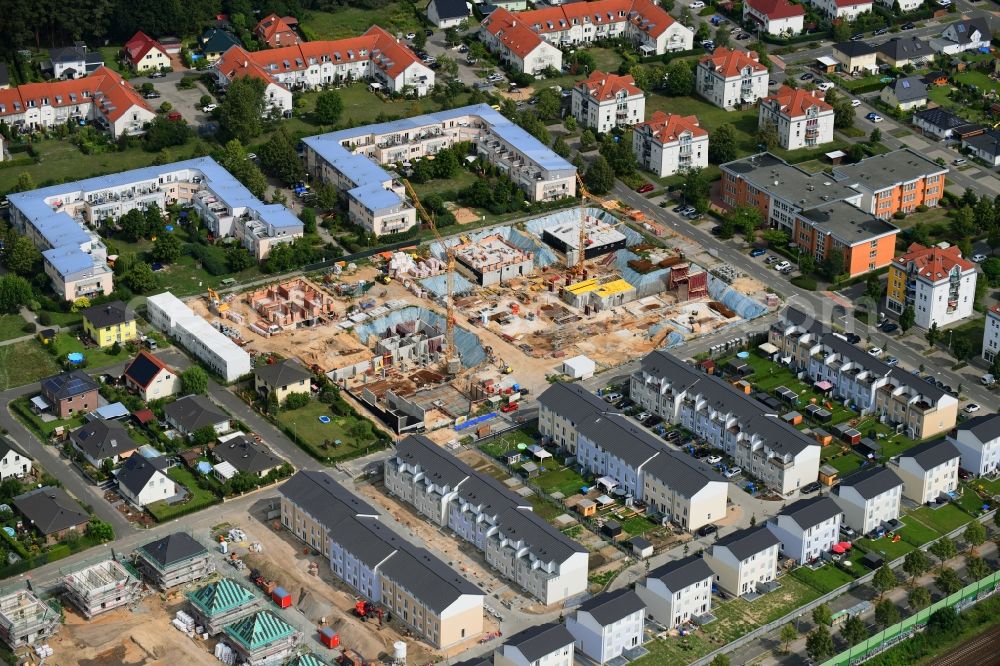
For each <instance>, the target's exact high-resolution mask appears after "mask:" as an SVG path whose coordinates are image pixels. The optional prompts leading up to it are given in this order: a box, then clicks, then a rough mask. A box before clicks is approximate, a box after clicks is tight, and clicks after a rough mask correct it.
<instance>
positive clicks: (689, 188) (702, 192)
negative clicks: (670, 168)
mask: <svg viewBox="0 0 1000 666" xmlns="http://www.w3.org/2000/svg"><path fill="white" fill-rule="evenodd" d="M710 188H711V183H709V181H708V176H706V175H705V172H704V170H702V169H691V170H690V171H688V172H687V173H686V174H684V185H683V187H682V188H681V192H682V194H683V196H684V201H685V202H686V203H687V204H689V205H691V206H694V207H695V208H696V209H697V210H698V212H699V213H704V212H705V211H706V210H708V193H709V190H710Z"/></svg>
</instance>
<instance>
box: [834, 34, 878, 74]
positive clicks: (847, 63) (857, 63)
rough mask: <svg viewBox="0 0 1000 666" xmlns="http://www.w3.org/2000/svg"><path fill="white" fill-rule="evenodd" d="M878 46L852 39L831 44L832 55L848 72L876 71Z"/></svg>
mask: <svg viewBox="0 0 1000 666" xmlns="http://www.w3.org/2000/svg"><path fill="white" fill-rule="evenodd" d="M877 53H878V47H877V46H873V45H872V44H869V43H868V42H863V41H861V40H854V41H849V42H838V43H836V44H834V45H833V57H834V59H835V60H836V61H837V62H839V63H840V68H841V69H842V70H843V71H844V72H847V73H848V74H874V73H875V72H877V71H878V58H877V57H876V54H877Z"/></svg>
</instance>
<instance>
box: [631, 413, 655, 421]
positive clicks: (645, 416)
mask: <svg viewBox="0 0 1000 666" xmlns="http://www.w3.org/2000/svg"><path fill="white" fill-rule="evenodd" d="M650 416H652V414H650V413H649V412H640V413H639V414H636V417H635V420H636V421H645V420H646V419H648V418H649V417H650Z"/></svg>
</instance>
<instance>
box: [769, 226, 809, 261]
mask: <svg viewBox="0 0 1000 666" xmlns="http://www.w3.org/2000/svg"><path fill="white" fill-rule="evenodd" d="M760 237H761V238H763V239H764V240H765V241H767V244H768V245H770V246H771V247H775V246H778V245H787V244H788V232H787V231H784V230H782V229H765V230H764V232H763V233H762V234H761V235H760ZM800 265H801V262H800Z"/></svg>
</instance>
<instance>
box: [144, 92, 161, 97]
mask: <svg viewBox="0 0 1000 666" xmlns="http://www.w3.org/2000/svg"><path fill="white" fill-rule="evenodd" d="M143 97H145V98H146V99H160V93H158V92H148V93H146V94H145V95H143Z"/></svg>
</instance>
